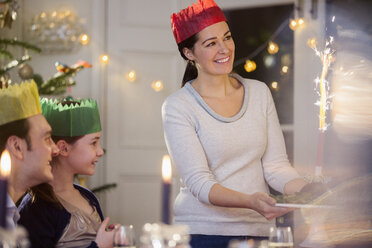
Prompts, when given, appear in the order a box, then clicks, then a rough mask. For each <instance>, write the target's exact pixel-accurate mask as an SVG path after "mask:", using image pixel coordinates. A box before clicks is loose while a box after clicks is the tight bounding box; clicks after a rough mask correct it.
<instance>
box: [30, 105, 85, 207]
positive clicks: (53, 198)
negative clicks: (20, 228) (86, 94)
mask: <svg viewBox="0 0 372 248" xmlns="http://www.w3.org/2000/svg"><path fill="white" fill-rule="evenodd" d="M61 103H62V105H63V106H65V105H68V106H70V105H71V104H76V103H77V104H79V102H77V101H74V100H62V101H61ZM83 136H84V135H80V136H72V137H70V136H55V135H52V139H53V141H54V142H55V143H57V142H58V141H60V140H64V141H66V142H67V143H68V144H70V145H73V144H74V143H75V142H76V141H78V140H79V139H80V138H82V137H83ZM30 194H31V196H32V202H35V201H37V200H38V199H40V200H43V201H46V202H49V203H51V204H54V205H55V206H57V207H58V208H61V209H62V208H63V206H62V204H61V202H60V201H59V200H58V198H57V195H56V194H55V193H54V190H53V187H52V186H51V185H50V184H48V183H42V184H39V185H36V186H34V187H31V189H30Z"/></svg>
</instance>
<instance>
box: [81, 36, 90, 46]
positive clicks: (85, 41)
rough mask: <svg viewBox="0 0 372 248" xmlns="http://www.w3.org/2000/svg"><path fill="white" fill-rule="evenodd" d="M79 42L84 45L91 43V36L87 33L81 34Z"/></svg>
mask: <svg viewBox="0 0 372 248" xmlns="http://www.w3.org/2000/svg"><path fill="white" fill-rule="evenodd" d="M79 42H80V44H82V45H84V46H85V45H87V44H88V43H89V36H88V35H87V34H81V35H80V36H79Z"/></svg>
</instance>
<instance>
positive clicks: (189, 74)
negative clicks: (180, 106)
mask: <svg viewBox="0 0 372 248" xmlns="http://www.w3.org/2000/svg"><path fill="white" fill-rule="evenodd" d="M197 41H198V34H197V33H196V34H194V35H193V36H191V37H189V38H187V39H186V40H184V41H181V42H180V43H178V44H177V46H178V51H179V52H180V54H181V56H182V58H183V59H184V60H186V61H187V65H186V69H185V73H184V74H183V79H182V84H181V87H183V86H185V84H186V83H187V82H188V81H190V80H193V79H195V78H197V77H198V69H197V68H196V66H195V62H194V61H191V60H188V58H187V57H186V56H185V54H183V49H184V48H187V49H190V50H193V48H194V45H195V43H196V42H197Z"/></svg>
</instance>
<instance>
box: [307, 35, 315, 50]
mask: <svg viewBox="0 0 372 248" xmlns="http://www.w3.org/2000/svg"><path fill="white" fill-rule="evenodd" d="M307 45H308V46H309V47H310V48H312V49H315V48H316V45H317V42H316V39H315V38H312V39H308V40H307Z"/></svg>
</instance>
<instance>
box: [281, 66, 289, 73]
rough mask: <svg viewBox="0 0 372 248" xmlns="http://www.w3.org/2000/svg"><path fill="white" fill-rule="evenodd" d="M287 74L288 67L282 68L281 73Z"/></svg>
mask: <svg viewBox="0 0 372 248" xmlns="http://www.w3.org/2000/svg"><path fill="white" fill-rule="evenodd" d="M287 72H288V66H286V65H285V66H283V67H282V73H283V74H286V73H287Z"/></svg>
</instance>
